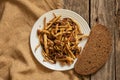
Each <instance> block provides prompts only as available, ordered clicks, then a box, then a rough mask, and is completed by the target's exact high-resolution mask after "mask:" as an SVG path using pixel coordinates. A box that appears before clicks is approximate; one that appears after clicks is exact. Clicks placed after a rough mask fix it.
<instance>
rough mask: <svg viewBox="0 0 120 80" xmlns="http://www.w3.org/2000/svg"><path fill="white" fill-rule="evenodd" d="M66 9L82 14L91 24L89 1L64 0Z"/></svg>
mask: <svg viewBox="0 0 120 80" xmlns="http://www.w3.org/2000/svg"><path fill="white" fill-rule="evenodd" d="M64 8H65V9H69V10H72V11H75V12H76V13H78V14H80V15H81V16H82V17H83V18H84V19H85V20H86V21H87V22H88V23H89V0H86V1H85V0H64ZM79 77H80V80H90V76H81V75H79Z"/></svg>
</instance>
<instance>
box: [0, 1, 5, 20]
mask: <svg viewBox="0 0 120 80" xmlns="http://www.w3.org/2000/svg"><path fill="white" fill-rule="evenodd" d="M4 9H5V3H4V2H3V1H0V20H1V18H2V14H3V11H4Z"/></svg>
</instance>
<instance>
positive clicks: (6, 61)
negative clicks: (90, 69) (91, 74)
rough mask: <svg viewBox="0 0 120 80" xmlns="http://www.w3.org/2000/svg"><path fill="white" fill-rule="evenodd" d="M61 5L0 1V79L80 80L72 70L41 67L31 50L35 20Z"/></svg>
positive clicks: (48, 0)
mask: <svg viewBox="0 0 120 80" xmlns="http://www.w3.org/2000/svg"><path fill="white" fill-rule="evenodd" d="M62 5H63V1H62V0H0V80H79V79H78V76H77V75H76V74H75V73H74V71H73V70H69V71H64V72H60V71H53V70H49V69H47V68H45V67H43V66H42V65H41V64H40V63H39V62H37V60H36V59H35V58H34V56H33V55H32V52H31V49H30V44H29V37H30V32H31V29H32V27H33V24H34V23H35V21H36V20H37V19H38V18H39V17H40V16H41V15H42V14H43V13H45V12H47V11H49V10H52V9H57V8H62Z"/></svg>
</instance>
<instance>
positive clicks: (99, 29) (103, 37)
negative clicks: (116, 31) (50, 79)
mask: <svg viewBox="0 0 120 80" xmlns="http://www.w3.org/2000/svg"><path fill="white" fill-rule="evenodd" d="M111 51H112V36H111V34H110V31H109V30H108V28H106V27H105V26H103V25H101V24H97V25H96V26H94V27H92V29H91V33H90V35H89V38H88V41H87V43H86V45H85V47H84V49H83V51H82V53H81V54H80V55H79V56H78V60H77V62H76V63H75V66H74V68H75V71H76V72H77V73H79V74H81V75H90V74H93V73H95V72H96V71H98V70H99V69H100V68H101V67H102V66H103V65H104V64H105V62H106V61H107V59H108V57H109V55H110V53H111Z"/></svg>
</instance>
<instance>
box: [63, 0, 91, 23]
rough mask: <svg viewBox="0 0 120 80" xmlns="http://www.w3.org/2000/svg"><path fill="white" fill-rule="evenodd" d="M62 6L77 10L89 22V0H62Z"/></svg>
mask: <svg viewBox="0 0 120 80" xmlns="http://www.w3.org/2000/svg"><path fill="white" fill-rule="evenodd" d="M64 8H66V9H70V10H72V11H75V12H77V13H78V14H80V15H81V16H82V17H83V18H84V19H85V20H86V21H87V22H88V23H89V0H86V1H85V0H64Z"/></svg>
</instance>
